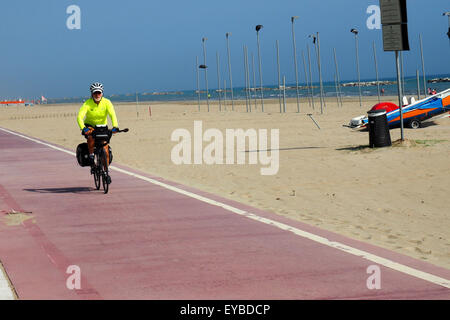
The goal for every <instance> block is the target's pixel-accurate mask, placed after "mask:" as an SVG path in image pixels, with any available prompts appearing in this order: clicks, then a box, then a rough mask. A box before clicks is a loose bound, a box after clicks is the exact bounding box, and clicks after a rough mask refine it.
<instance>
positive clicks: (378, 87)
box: [372, 41, 381, 103]
mask: <svg viewBox="0 0 450 320" xmlns="http://www.w3.org/2000/svg"><path fill="white" fill-rule="evenodd" d="M372 44H373V57H374V59H375V74H376V77H377V94H378V103H380V102H381V99H380V81H379V79H378V63H377V50H376V48H375V41H374V42H373V43H372Z"/></svg>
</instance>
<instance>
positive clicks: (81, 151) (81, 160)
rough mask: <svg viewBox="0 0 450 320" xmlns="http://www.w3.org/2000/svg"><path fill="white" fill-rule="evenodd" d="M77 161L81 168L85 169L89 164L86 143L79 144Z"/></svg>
mask: <svg viewBox="0 0 450 320" xmlns="http://www.w3.org/2000/svg"><path fill="white" fill-rule="evenodd" d="M77 161H78V164H79V165H80V166H82V167H87V166H89V165H90V163H89V150H88V145H87V142H84V143H80V144H79V145H78V147H77Z"/></svg>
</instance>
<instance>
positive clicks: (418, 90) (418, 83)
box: [416, 69, 420, 100]
mask: <svg viewBox="0 0 450 320" xmlns="http://www.w3.org/2000/svg"><path fill="white" fill-rule="evenodd" d="M416 79H417V100H420V80H419V70H418V69H416Z"/></svg>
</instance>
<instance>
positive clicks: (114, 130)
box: [111, 127, 119, 134]
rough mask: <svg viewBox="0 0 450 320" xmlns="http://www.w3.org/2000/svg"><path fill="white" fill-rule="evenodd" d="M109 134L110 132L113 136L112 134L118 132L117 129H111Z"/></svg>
mask: <svg viewBox="0 0 450 320" xmlns="http://www.w3.org/2000/svg"><path fill="white" fill-rule="evenodd" d="M111 132H112V133H113V134H114V133H117V132H119V128H117V127H114V128H112V129H111Z"/></svg>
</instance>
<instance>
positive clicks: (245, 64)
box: [244, 45, 248, 112]
mask: <svg viewBox="0 0 450 320" xmlns="http://www.w3.org/2000/svg"><path fill="white" fill-rule="evenodd" d="M246 56H247V50H246V47H245V45H244V78H245V107H246V112H248V82H247V58H246Z"/></svg>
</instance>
